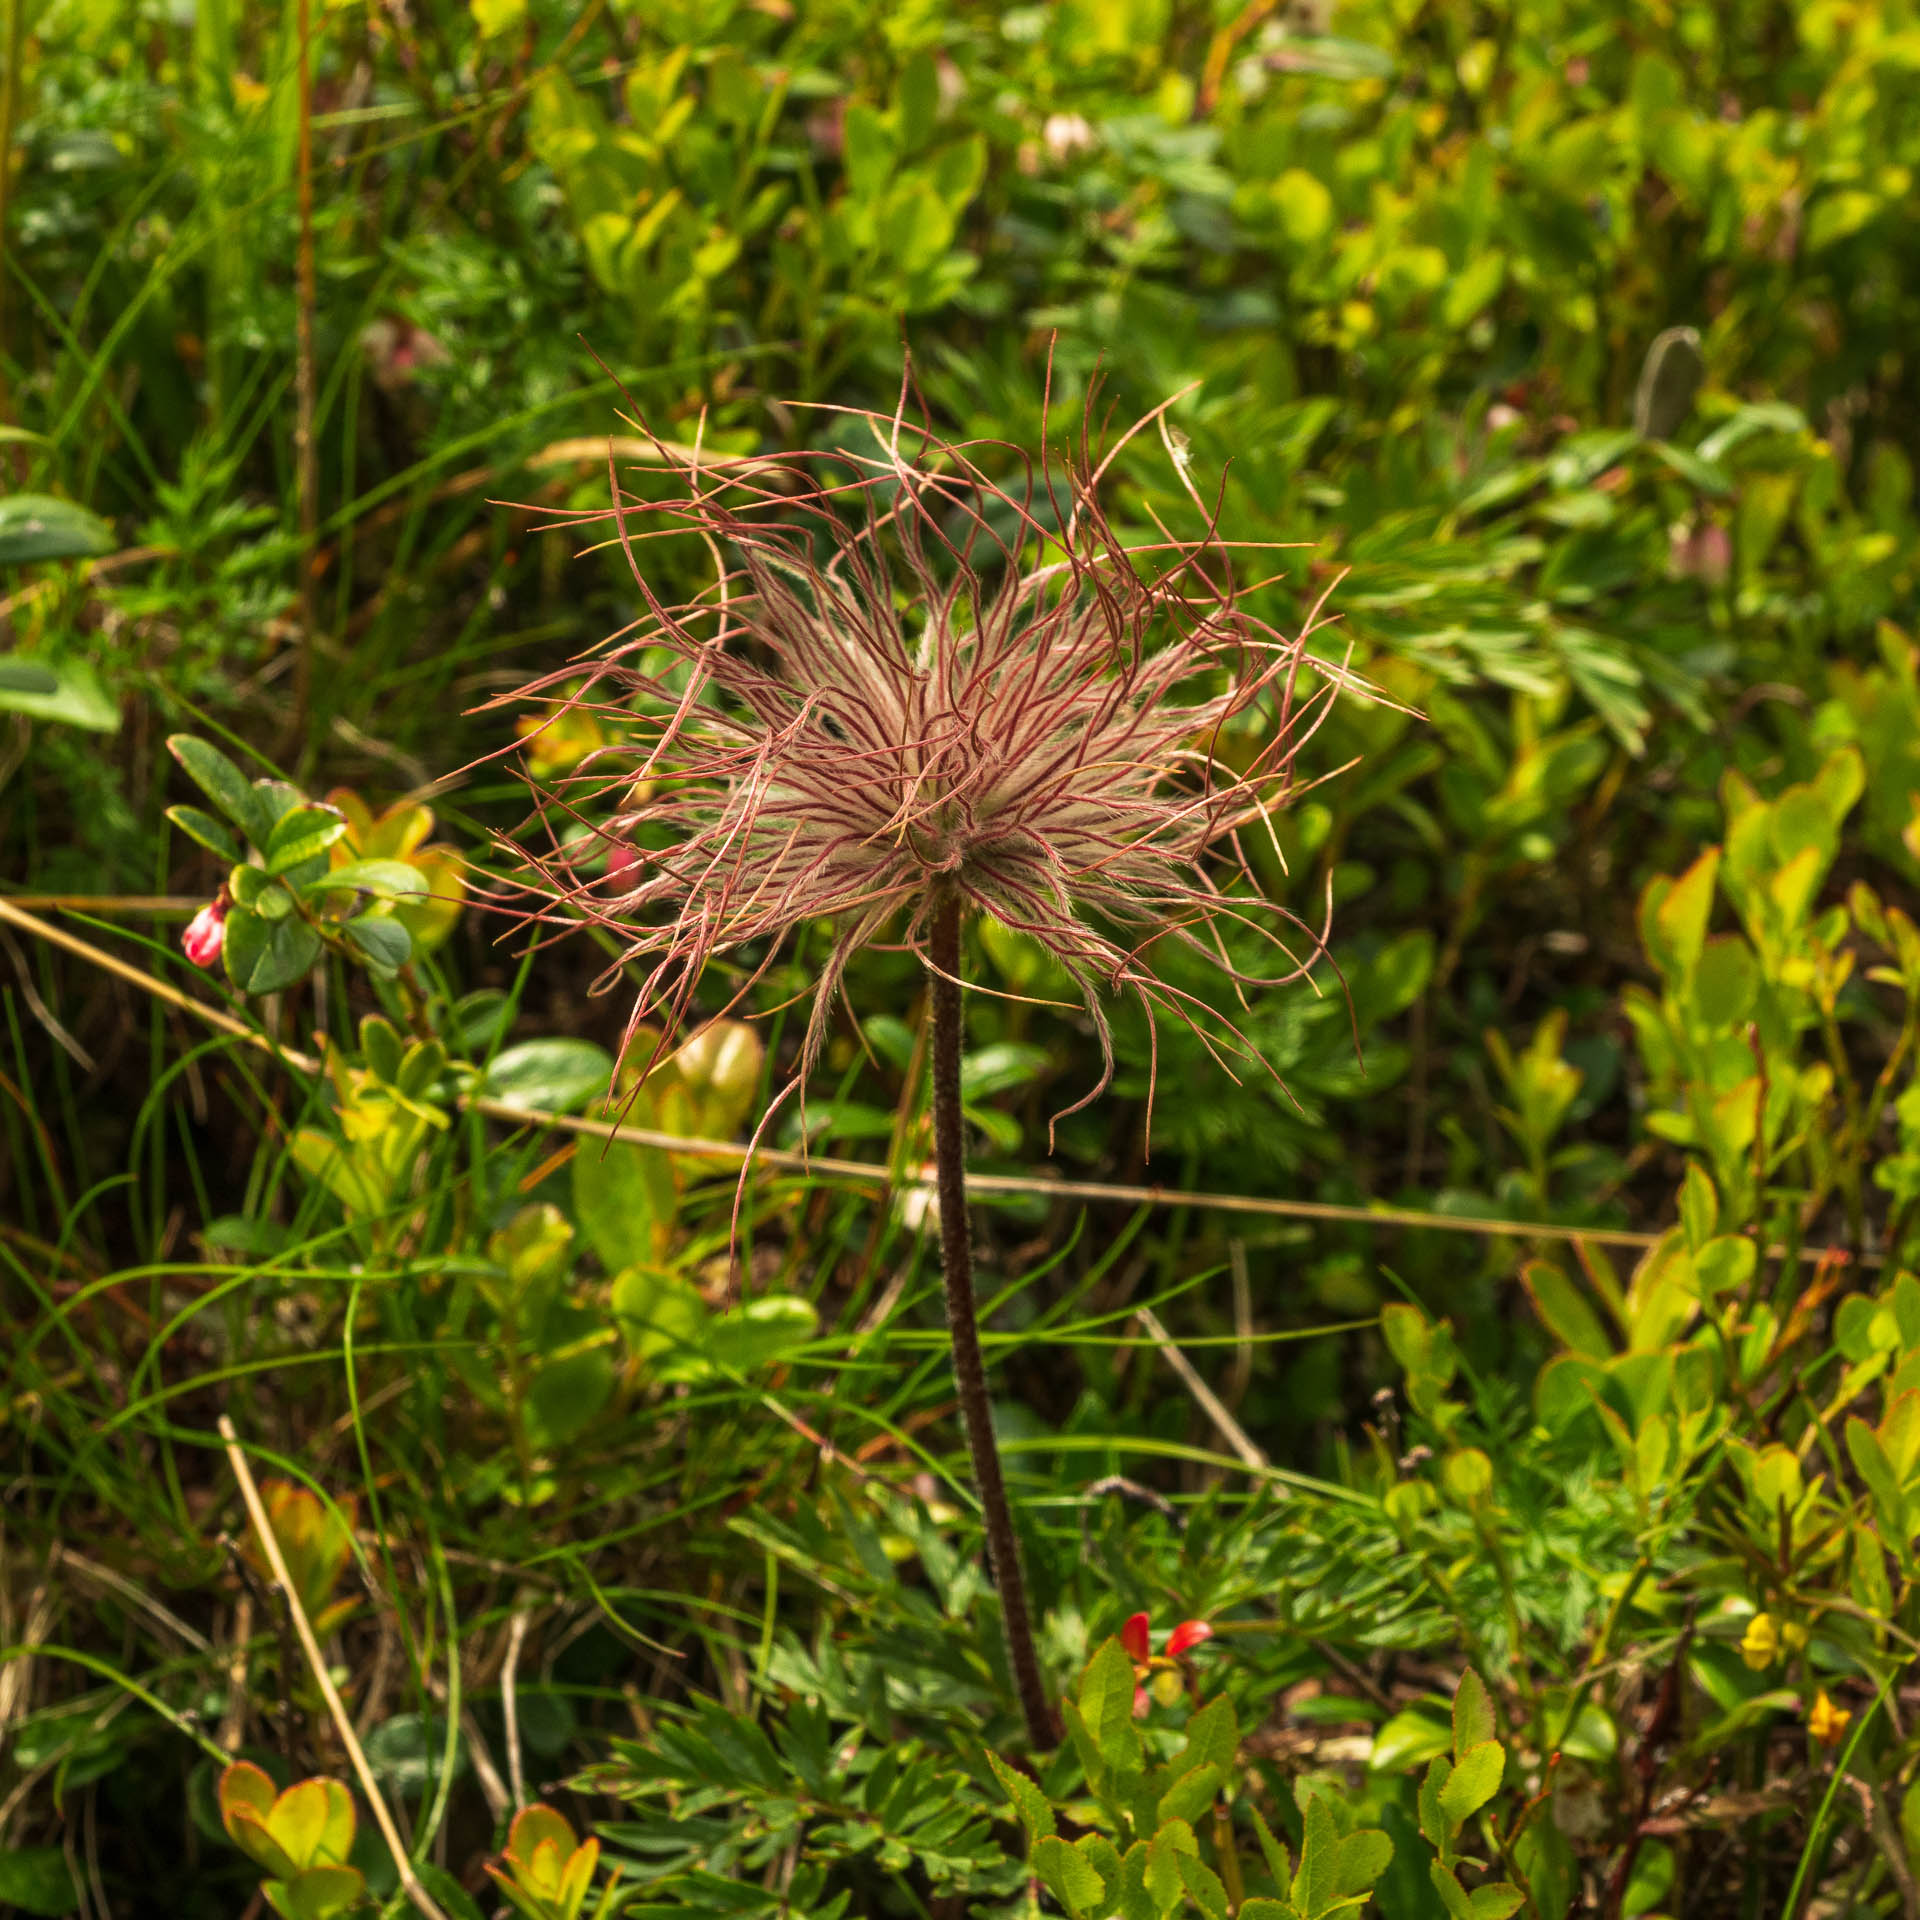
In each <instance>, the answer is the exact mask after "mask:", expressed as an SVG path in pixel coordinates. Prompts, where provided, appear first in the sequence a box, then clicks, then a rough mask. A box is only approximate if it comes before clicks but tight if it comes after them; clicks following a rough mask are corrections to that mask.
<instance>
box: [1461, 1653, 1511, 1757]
mask: <svg viewBox="0 0 1920 1920" xmlns="http://www.w3.org/2000/svg"><path fill="white" fill-rule="evenodd" d="M1499 1732H1500V1729H1499V1727H1498V1726H1497V1725H1496V1724H1495V1722H1494V1717H1493V1701H1492V1700H1491V1699H1490V1698H1489V1697H1488V1694H1487V1686H1486V1682H1485V1681H1484V1680H1482V1679H1481V1678H1480V1676H1479V1675H1478V1674H1477V1673H1476V1672H1474V1670H1473V1669H1472V1668H1471V1667H1469V1668H1468V1669H1467V1670H1466V1672H1464V1673H1463V1674H1462V1675H1461V1676H1460V1684H1459V1686H1458V1687H1456V1688H1455V1689H1454V1694H1453V1752H1454V1757H1455V1758H1456V1759H1458V1758H1459V1757H1460V1755H1462V1754H1463V1753H1465V1752H1466V1750H1467V1749H1468V1748H1469V1747H1477V1746H1479V1745H1480V1743H1481V1742H1482V1741H1484V1740H1492V1739H1495V1738H1497V1737H1498V1735H1499Z"/></svg>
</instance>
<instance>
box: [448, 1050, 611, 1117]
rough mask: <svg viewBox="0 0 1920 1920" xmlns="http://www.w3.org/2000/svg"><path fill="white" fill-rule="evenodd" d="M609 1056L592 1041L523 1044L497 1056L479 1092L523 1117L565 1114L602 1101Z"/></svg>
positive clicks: (608, 1073)
mask: <svg viewBox="0 0 1920 1920" xmlns="http://www.w3.org/2000/svg"><path fill="white" fill-rule="evenodd" d="M612 1081H613V1055H612V1054H610V1053H609V1052H608V1051H607V1050H606V1048H605V1047H599V1046H595V1045H594V1043H593V1042H592V1041H591V1040H558V1039H555V1040H523V1041H521V1043H520V1044H519V1045H518V1046H517V1047H508V1048H507V1049H506V1050H505V1052H503V1053H501V1054H498V1055H497V1056H496V1057H495V1058H494V1061H493V1064H492V1065H491V1066H489V1067H488V1068H487V1071H486V1073H485V1075H484V1076H483V1077H482V1079H481V1081H480V1088H479V1090H480V1092H481V1093H482V1094H484V1095H485V1096H486V1097H487V1098H489V1099H492V1100H498V1101H499V1102H500V1103H501V1105H502V1106H508V1107H515V1108H518V1109H520V1110H521V1111H523V1112H527V1113H534V1112H542V1111H545V1112H552V1113H567V1112H570V1111H572V1110H573V1109H574V1108H575V1107H583V1106H585V1105H586V1104H587V1102H588V1101H589V1100H593V1099H597V1098H599V1097H601V1096H603V1095H604V1094H605V1093H606V1091H607V1088H608V1087H609V1086H610V1085H611V1084H612Z"/></svg>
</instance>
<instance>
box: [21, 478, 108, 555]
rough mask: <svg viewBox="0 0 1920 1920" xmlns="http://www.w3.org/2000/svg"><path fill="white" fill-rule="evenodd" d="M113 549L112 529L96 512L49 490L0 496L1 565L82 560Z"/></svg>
mask: <svg viewBox="0 0 1920 1920" xmlns="http://www.w3.org/2000/svg"><path fill="white" fill-rule="evenodd" d="M112 551H113V529H112V528H111V527H110V526H108V525H107V523H106V522H105V521H104V520H102V519H101V518H100V516H99V515H98V514H97V513H89V512H88V511H87V509H86V508H85V507H83V506H79V505H77V504H76V503H75V502H74V501H72V500H60V499H56V498H55V497H54V496H53V495H52V494H50V493H15V494H9V495H7V496H6V497H4V498H0V567H17V566H23V565H26V564H28V563H29V562H32V561H36V560H79V559H86V558H90V557H91V556H92V555H94V554H100V553H111V552H112Z"/></svg>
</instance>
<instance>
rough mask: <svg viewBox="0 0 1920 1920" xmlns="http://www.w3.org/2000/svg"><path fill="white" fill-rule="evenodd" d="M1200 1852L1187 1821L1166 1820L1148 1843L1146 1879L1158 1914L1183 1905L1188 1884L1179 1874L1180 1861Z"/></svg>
mask: <svg viewBox="0 0 1920 1920" xmlns="http://www.w3.org/2000/svg"><path fill="white" fill-rule="evenodd" d="M1199 1851H1200V1848H1199V1843H1198V1842H1197V1841H1196V1840H1195V1839H1194V1837H1193V1829H1192V1828H1191V1827H1190V1826H1188V1825H1187V1823H1186V1822H1185V1821H1184V1820H1168V1821H1166V1822H1165V1823H1164V1824H1163V1825H1162V1826H1161V1828H1160V1830H1159V1832H1157V1833H1156V1834H1155V1835H1154V1836H1153V1838H1152V1840H1151V1841H1149V1842H1148V1845H1147V1864H1146V1874H1145V1880H1146V1889H1147V1897H1148V1898H1149V1899H1150V1900H1151V1901H1152V1902H1153V1905H1154V1910H1155V1912H1157V1913H1160V1914H1168V1913H1171V1912H1172V1911H1173V1910H1174V1908H1175V1907H1177V1906H1180V1905H1182V1904H1183V1901H1182V1895H1184V1894H1185V1892H1186V1890H1187V1884H1186V1880H1185V1877H1184V1876H1183V1875H1182V1874H1181V1872H1180V1859H1181V1856H1182V1855H1183V1854H1194V1855H1197V1854H1198V1853H1199Z"/></svg>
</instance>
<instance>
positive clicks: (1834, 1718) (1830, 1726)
mask: <svg viewBox="0 0 1920 1920" xmlns="http://www.w3.org/2000/svg"><path fill="white" fill-rule="evenodd" d="M1852 1718H1853V1713H1852V1710H1851V1709H1850V1708H1847V1707H1836V1706H1835V1705H1834V1704H1833V1702H1832V1701H1831V1700H1829V1699H1828V1698H1827V1690H1826V1688H1825V1687H1822V1688H1821V1689H1820V1691H1819V1692H1818V1693H1817V1694H1815V1695H1814V1698H1813V1706H1812V1707H1811V1709H1810V1710H1809V1711H1808V1713H1807V1731H1808V1732H1809V1733H1810V1734H1812V1735H1813V1737H1814V1738H1815V1739H1816V1740H1818V1741H1819V1742H1820V1744H1821V1745H1822V1746H1823V1747H1837V1746H1838V1745H1839V1744H1840V1742H1841V1741H1842V1740H1844V1739H1845V1738H1846V1734H1847V1723H1848V1722H1849V1721H1850V1720H1851V1719H1852Z"/></svg>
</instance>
